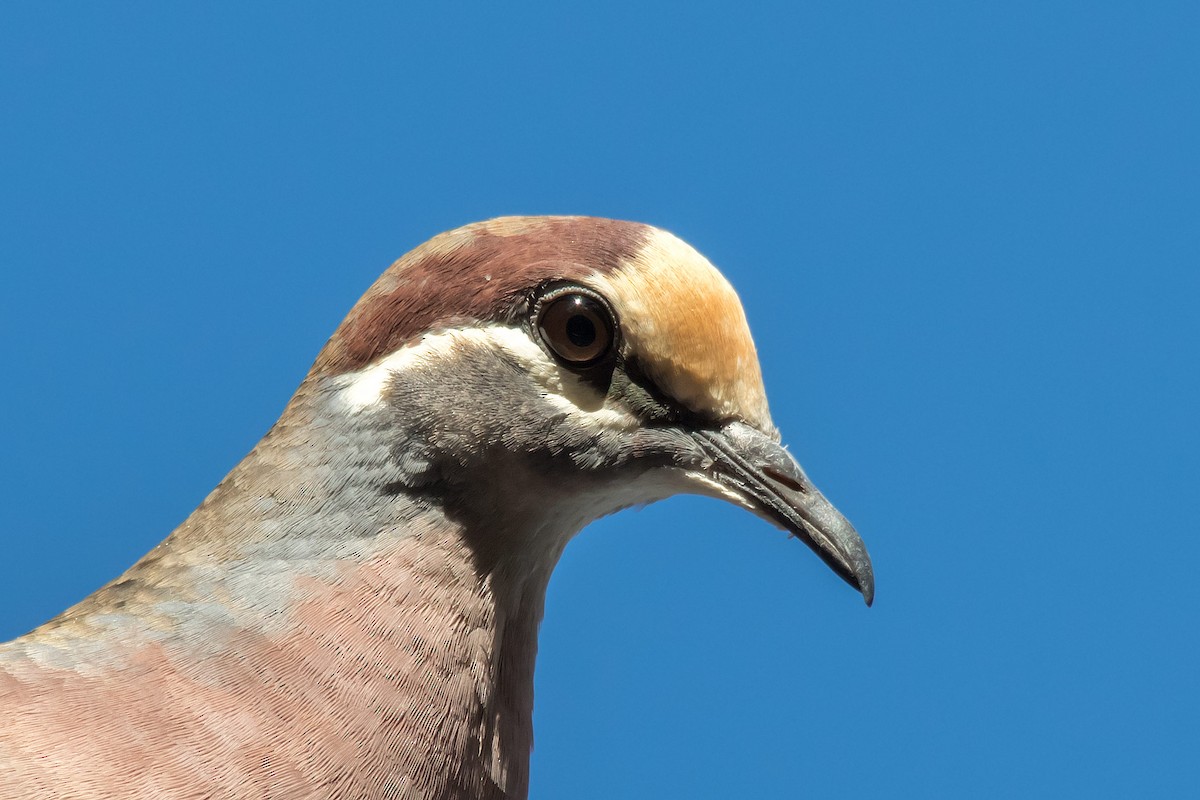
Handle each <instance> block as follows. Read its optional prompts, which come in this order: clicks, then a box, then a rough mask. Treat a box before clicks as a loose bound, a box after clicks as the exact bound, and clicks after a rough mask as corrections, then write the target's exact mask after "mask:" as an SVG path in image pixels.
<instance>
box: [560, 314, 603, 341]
mask: <svg viewBox="0 0 1200 800" xmlns="http://www.w3.org/2000/svg"><path fill="white" fill-rule="evenodd" d="M567 338H568V339H570V340H571V344H573V345H575V346H576V347H587V346H588V345H590V344H592V343H593V342H595V341H596V324H595V323H594V322H592V321H591V320H590V319H588V318H587V317H585V316H584V315H583V314H575V315H573V316H572V317H570V318H569V319H568V320H567Z"/></svg>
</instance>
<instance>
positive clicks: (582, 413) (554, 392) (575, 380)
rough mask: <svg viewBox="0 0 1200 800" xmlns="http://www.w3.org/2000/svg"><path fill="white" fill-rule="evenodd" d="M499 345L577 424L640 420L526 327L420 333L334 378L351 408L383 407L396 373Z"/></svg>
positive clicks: (622, 425)
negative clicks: (559, 358)
mask: <svg viewBox="0 0 1200 800" xmlns="http://www.w3.org/2000/svg"><path fill="white" fill-rule="evenodd" d="M480 348H482V349H490V350H493V351H496V350H499V351H502V352H504V353H506V354H507V355H509V356H510V357H511V358H513V359H514V360H515V361H516V362H517V363H518V364H520V365H521V367H522V368H523V369H524V370H525V372H526V373H527V374H528V375H529V377H530V380H531V381H532V382H533V383H534V384H536V385H537V386H538V388H539V389H540V390H541V392H542V394H543V396H544V397H545V398H546V400H547V401H548V402H550V403H553V404H554V405H555V406H556V407H557V408H558V409H559V410H561V411H565V412H566V413H567V414H569V415H570V416H571V417H573V418H576V419H577V420H578V421H579V422H580V424H583V425H588V426H595V427H605V428H616V429H620V430H630V429H633V428H636V427H638V425H640V421H639V420H638V418H637V417H636V416H634V414H633V413H632V412H630V411H629V410H628V409H626V408H624V407H623V406H616V405H613V404H612V402H611V401H609V400H608V399H607V398H605V397H603V396H602V395H601V394H600V393H599V392H597V391H596V390H595V389H594V388H593V387H592V386H591V385H589V384H587V383H586V382H585V381H583V380H581V379H580V378H579V376H578V375H576V374H575V373H574V372H572V371H571V370H570V369H568V368H566V367H564V366H562V365H561V364H559V363H558V362H556V361H555V360H554V359H553V358H551V357H550V356H549V355H548V354H547V353H546V351H545V350H544V349H542V347H541V346H540V345H539V344H538V343H537V342H535V341H533V339H531V338H530V336H529V332H528V331H527V330H526V329H525V328H524V327H514V326H511V325H481V326H478V327H473V328H462V329H458V330H447V331H440V332H438V333H431V334H426V335H424V336H422V337H421V338H420V339H419V340H417V341H416V342H413V343H412V344H409V345H405V346H404V347H402V348H400V349H399V350H397V351H396V352H394V353H391V354H390V355H388V356H386V357H385V358H383V359H382V360H380V361H377V362H375V363H374V364H372V365H371V366H369V367H366V368H364V369H361V370H359V371H357V372H353V373H350V374H348V375H343V376H340V377H339V378H337V380H338V381H339V382H340V384H341V385H340V386H339V390H340V395H341V398H342V400H343V402H345V403H346V405H347V406H348V407H349V409H350V410H351V411H352V412H356V413H357V412H364V411H368V410H370V409H372V408H377V407H379V406H381V405H382V404H383V402H384V397H385V395H386V393H387V388H388V384H389V382H390V381H391V380H392V377H393V376H394V375H395V374H396V373H400V372H405V371H407V370H410V369H414V368H418V367H424V366H429V365H433V364H436V363H438V362H439V361H442V362H444V361H449V360H451V359H454V358H457V357H459V356H460V355H461V354H462V353H463V351H465V350H470V349H480Z"/></svg>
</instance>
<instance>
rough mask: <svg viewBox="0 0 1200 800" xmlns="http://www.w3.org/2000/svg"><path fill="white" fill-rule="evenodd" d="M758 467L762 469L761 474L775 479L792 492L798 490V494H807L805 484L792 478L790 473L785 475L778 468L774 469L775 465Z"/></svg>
mask: <svg viewBox="0 0 1200 800" xmlns="http://www.w3.org/2000/svg"><path fill="white" fill-rule="evenodd" d="M760 469H761V470H762V474H763V475H766V476H767V477H768V478H770V479H771V480H773V481H775V482H776V483H780V484H783V485H784V486H786V487H787V488H789V489H791V490H792V491H793V492H800V494H808V487H807V486H805V485H804V484H803V483H801V482H800V481H798V480H796V479H795V478H793V477H792V476H791V475H786V474H784V473H782V472H780V471H779V470H777V469H775V467H770V466H764V467H760Z"/></svg>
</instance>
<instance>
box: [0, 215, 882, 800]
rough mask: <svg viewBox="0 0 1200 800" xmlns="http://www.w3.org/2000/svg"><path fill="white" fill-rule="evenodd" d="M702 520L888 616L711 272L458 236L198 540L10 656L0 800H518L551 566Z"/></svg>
mask: <svg viewBox="0 0 1200 800" xmlns="http://www.w3.org/2000/svg"><path fill="white" fill-rule="evenodd" d="M680 493H690V494H699V495H705V496H709V497H714V498H718V499H721V500H724V501H728V502H730V503H733V504H734V505H736V506H739V507H741V508H743V509H746V510H748V511H750V512H752V513H753V514H755V515H757V516H758V517H760V518H762V519H764V520H766V521H767V522H769V523H772V524H773V525H775V526H776V527H779V528H782V529H783V530H785V531H787V532H789V533H790V534H791V535H793V536H795V537H796V538H798V539H800V540H801V541H803V542H804V543H806V544H807V545H808V546H809V547H811V548H812V550H813V551H814V552H815V553H816V554H817V556H819V557H820V558H821V559H822V560H823V561H824V562H825V563H826V564H828V565H829V567H831V568H832V569H833V571H834V572H835V573H836V574H837V575H839V576H841V577H842V578H843V579H844V580H845V581H846V582H848V583H849V584H850V585H851V586H852V587H853V588H855V589H857V590H858V591H859V592H860V593H861V594H862V597H863V598H864V599H865V601H866V603H867V605H870V604H871V602H872V599H873V597H874V591H875V582H874V573H873V570H872V566H871V561H870V558H869V556H868V554H867V550H866V547H865V545H864V544H863V541H862V539H861V538H860V537H859V535H858V533H857V532H856V531H855V529H854V528H853V526H851V524H850V523H849V522H848V521H847V520H846V519H845V517H843V516H842V515H841V514H840V513H839V512H838V511H837V510H836V509H835V508H834V507H833V505H831V504H830V502H829V501H828V500H827V499H826V498H825V497H824V496H823V495H822V494H821V493H820V492H819V491H818V490H817V488H816V487H815V486H814V485H813V483H812V482H811V481H810V479H809V478H808V476H807V475H806V474H805V472H804V471H803V469H802V468H801V467H800V465H799V463H798V462H797V460H796V459H795V458H794V457H793V456H792V454H791V453H790V451H788V450H787V449H785V447H784V446H783V445H782V444H781V437H780V434H779V432H778V430H777V428H776V427H775V425H774V423H773V422H772V419H771V415H770V412H769V409H768V405H767V399H766V393H765V390H764V387H763V380H762V375H761V370H760V367H759V362H758V357H757V354H756V350H755V346H754V342H753V340H752V338H751V335H750V329H749V326H748V324H747V321H746V316H745V313H744V311H743V308H742V305H741V302H740V300H739V299H738V296H737V294H736V292H735V291H734V289H733V288H732V286H731V285H730V283H729V282H728V281H727V280H726V279H725V278H724V277H723V276H722V275H721V273H720V272H719V271H718V270H717V269H716V268H715V267H714V266H713V265H712V264H711V263H710V262H709V261H708V260H707V259H706V258H705V257H704V256H702V255H701V254H700V253H699V252H698V251H696V250H695V249H694V248H693V247H691V246H690V245H688V244H687V243H685V242H684V241H683V240H682V239H680V238H678V237H676V236H674V235H673V234H671V233H668V232H666V231H664V230H662V229H660V228H657V227H654V226H651V225H647V224H643V223H636V222H626V221H617V220H611V219H604V218H598V217H567V216H554V217H550V216H546V217H500V218H496V219H491V220H488V221H484V222H478V223H473V224H470V225H466V226H464V227H460V228H457V229H455V230H452V231H448V232H446V233H442V234H439V235H437V236H435V237H434V238H432V239H430V240H429V241H427V242H426V243H425V244H423V245H421V246H419V247H417V248H416V249H415V250H412V251H411V252H409V253H408V254H407V255H405V256H403V257H402V258H400V259H399V260H398V261H396V262H395V263H394V264H393V265H392V266H391V267H389V268H388V269H387V270H386V271H385V272H384V273H383V274H382V275H381V276H380V277H379V278H378V280H377V281H376V282H375V283H374V284H372V285H371V286H370V288H369V289H368V290H367V292H366V293H365V294H364V295H363V296H362V298H361V299H360V300H359V301H358V302H357V303H356V304H355V305H354V306H353V307H352V309H351V310H350V312H349V314H348V316H347V317H346V318H345V320H344V321H343V322H342V323H341V324H340V325H339V326H338V327H337V328H336V330H335V331H334V333H333V335H332V336H331V338H330V339H329V340H328V341H327V343H326V344H325V345H324V347H323V348H321V350H320V351H319V353H318V355H317V357H316V360H315V362H314V363H313V365H312V367H311V369H310V370H309V372H308V373H307V375H306V377H305V378H304V379H303V381H302V382H301V384H300V386H299V387H298V389H297V390H296V392H295V394H294V395H293V396H292V398H291V399H290V401H289V402H288V403H287V405H286V407H285V409H284V411H283V413H282V415H281V416H280V418H279V420H278V421H277V422H276V423H275V424H274V425H273V426H272V427H271V428H270V429H269V431H268V432H267V433H266V434H265V436H264V437H263V438H262V440H261V441H259V442H258V444H257V445H256V446H255V447H254V448H253V449H252V450H251V451H250V453H249V454H248V455H246V456H245V458H244V459H243V460H242V461H241V462H240V463H238V464H237V465H236V466H235V467H234V468H233V470H232V471H231V472H230V473H229V474H228V475H227V476H226V477H225V478H224V479H223V480H222V481H221V482H220V484H219V485H218V486H217V487H216V488H215V489H214V490H213V491H212V492H211V493H210V494H209V495H208V496H207V497H206V498H205V499H204V500H203V501H202V502H201V504H200V505H199V506H198V507H197V508H196V509H195V510H194V511H193V512H192V513H191V515H190V516H188V517H187V518H186V520H185V521H184V522H183V523H182V524H181V525H179V527H178V528H176V529H175V530H174V531H173V532H171V533H170V534H169V536H167V538H166V539H165V540H163V541H162V542H161V543H160V544H158V545H157V546H156V547H155V548H154V549H152V550H151V551H150V552H148V553H147V554H146V555H145V556H144V557H142V558H141V559H140V560H138V561H137V562H136V563H135V564H134V565H133V566H132V567H130V568H129V569H128V570H127V571H126V572H125V573H124V574H122V575H120V576H119V577H117V578H116V579H114V580H113V581H112V582H110V583H108V584H107V585H105V586H103V587H102V588H100V589H99V590H97V591H96V592H95V593H93V594H92V595H90V596H88V597H87V598H85V599H84V600H82V601H81V602H79V603H78V604H76V605H75V606H73V607H71V608H69V609H67V610H66V611H64V612H62V613H61V614H60V615H59V616H57V617H55V618H54V619H52V620H50V621H49V622H46V623H45V624H43V625H42V626H40V627H38V628H36V629H34V630H33V631H31V632H30V633H28V634H26V635H24V636H22V637H19V638H17V639H14V640H12V641H10V642H7V643H4V644H3V645H0V708H2V709H3V716H2V718H0V797H2V798H68V797H70V798H116V797H122V798H125V797H147V798H149V797H153V798H289V799H291V798H338V799H345V798H406V799H408V800H465V799H466V798H471V799H472V800H480V799H487V800H501V799H502V798H503V799H511V798H524V797H526V796H527V794H528V790H529V760H530V752H531V748H532V742H533V730H532V727H533V725H532V708H533V675H534V663H535V656H536V651H537V632H538V626H539V623H540V621H541V619H542V614H543V609H544V604H545V596H546V588H547V583H548V581H549V579H550V575H551V572H552V570H553V569H554V567H555V564H556V562H557V561H558V559H559V557H560V555H561V554H562V552H563V549H564V548H565V547H566V545H567V543H568V542H569V541H570V540H571V538H572V537H573V536H574V535H575V534H576V533H577V532H578V531H579V530H580V529H582V528H583V527H584V526H585V525H587V524H588V523H589V522H591V521H593V520H595V519H597V518H599V517H602V516H605V515H607V514H611V513H614V512H616V511H618V510H620V509H623V508H627V507H630V506H640V505H644V504H646V503H651V502H655V501H658V500H661V499H664V498H666V497H669V496H671V495H675V494H680Z"/></svg>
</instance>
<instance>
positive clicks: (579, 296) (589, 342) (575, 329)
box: [537, 292, 616, 367]
mask: <svg viewBox="0 0 1200 800" xmlns="http://www.w3.org/2000/svg"><path fill="white" fill-rule="evenodd" d="M537 328H538V333H540V334H541V336H542V341H544V342H545V343H546V346H547V347H549V348H550V350H551V352H553V353H554V355H556V356H558V357H559V358H560V359H562V361H563V362H564V363H565V364H566V365H567V366H569V367H589V366H591V365H593V364H595V363H597V362H598V361H600V360H601V359H603V358H604V357H605V356H607V355H608V354H609V352H610V351H611V350H612V347H613V341H614V339H615V338H616V326H615V324H614V323H613V318H612V314H611V313H609V310H608V309H607V308H606V307H605V306H604V304H603V303H601V302H600V301H599V300H597V299H596V298H594V297H592V296H590V295H586V294H583V293H577V292H571V293H569V294H561V295H558V296H557V297H551V298H548V299H547V300H546V301H545V303H544V304H543V306H542V308H541V311H540V312H539V313H538V320H537Z"/></svg>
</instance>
